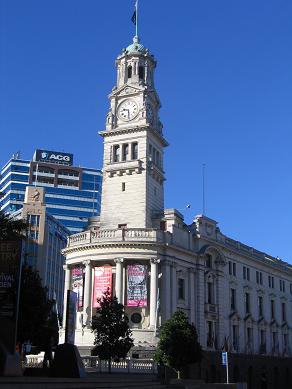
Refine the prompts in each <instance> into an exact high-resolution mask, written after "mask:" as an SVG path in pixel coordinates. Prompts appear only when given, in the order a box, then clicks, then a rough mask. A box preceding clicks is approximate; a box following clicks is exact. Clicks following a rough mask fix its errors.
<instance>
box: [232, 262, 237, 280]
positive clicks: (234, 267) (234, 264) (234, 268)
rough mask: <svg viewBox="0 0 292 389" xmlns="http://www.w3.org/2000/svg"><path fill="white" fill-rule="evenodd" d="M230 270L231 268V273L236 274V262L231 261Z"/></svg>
mask: <svg viewBox="0 0 292 389" xmlns="http://www.w3.org/2000/svg"><path fill="white" fill-rule="evenodd" d="M232 270H233V275H234V277H235V276H236V263H233V266H232Z"/></svg>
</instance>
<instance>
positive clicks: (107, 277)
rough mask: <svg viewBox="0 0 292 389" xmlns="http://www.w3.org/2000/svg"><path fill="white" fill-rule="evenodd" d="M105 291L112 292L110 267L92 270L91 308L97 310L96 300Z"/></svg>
mask: <svg viewBox="0 0 292 389" xmlns="http://www.w3.org/2000/svg"><path fill="white" fill-rule="evenodd" d="M107 289H109V290H110V292H112V267H111V266H99V267H95V268H94V289H93V307H94V308H98V307H99V304H98V302H97V299H98V298H100V297H102V295H103V293H104V292H106V291H107Z"/></svg>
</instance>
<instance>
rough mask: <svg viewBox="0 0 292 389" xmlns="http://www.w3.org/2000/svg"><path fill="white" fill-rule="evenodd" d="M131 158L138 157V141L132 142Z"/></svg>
mask: <svg viewBox="0 0 292 389" xmlns="http://www.w3.org/2000/svg"><path fill="white" fill-rule="evenodd" d="M132 159H138V143H137V142H134V143H132Z"/></svg>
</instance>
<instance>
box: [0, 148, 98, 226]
mask: <svg viewBox="0 0 292 389" xmlns="http://www.w3.org/2000/svg"><path fill="white" fill-rule="evenodd" d="M101 184H102V172H101V170H98V169H92V168H84V167H79V166H78V167H77V166H73V155H72V154H69V153H63V152H57V151H48V150H36V151H35V153H34V156H33V158H32V160H31V161H30V160H24V159H20V158H18V156H17V155H16V156H14V157H13V158H11V159H10V160H9V161H8V162H7V163H6V164H5V165H4V166H3V167H2V169H1V173H0V210H1V211H3V212H4V213H12V212H15V211H17V210H19V209H21V208H22V207H23V202H24V194H25V188H26V186H27V185H28V186H38V187H44V188H45V202H46V205H47V211H48V212H49V213H50V214H51V215H53V216H54V217H55V218H56V219H57V220H59V221H60V222H61V223H62V224H63V225H64V226H65V227H67V228H68V229H69V231H70V232H71V233H76V232H80V231H82V230H83V228H84V227H85V225H86V224H87V218H88V217H92V216H96V215H99V213H100V196H101Z"/></svg>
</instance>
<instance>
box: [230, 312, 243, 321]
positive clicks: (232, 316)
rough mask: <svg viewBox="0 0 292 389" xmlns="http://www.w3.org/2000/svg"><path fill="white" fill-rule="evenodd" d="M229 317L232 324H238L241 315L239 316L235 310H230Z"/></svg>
mask: <svg viewBox="0 0 292 389" xmlns="http://www.w3.org/2000/svg"><path fill="white" fill-rule="evenodd" d="M229 319H230V321H231V323H232V324H239V322H240V320H241V317H240V316H239V314H238V313H237V312H232V313H231V314H230V315H229Z"/></svg>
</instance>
